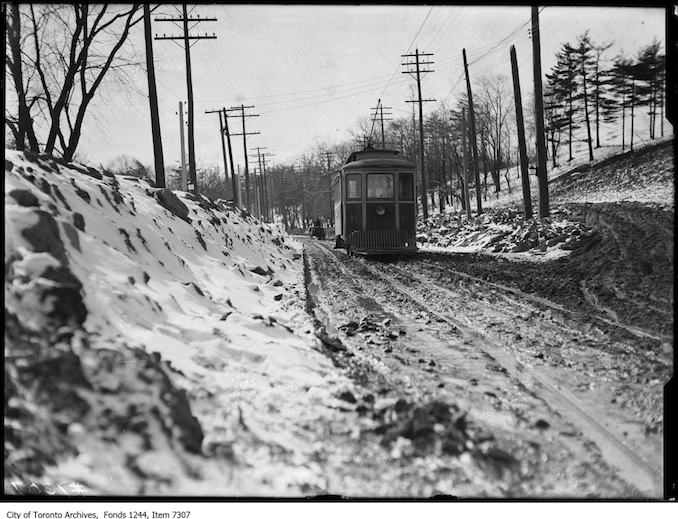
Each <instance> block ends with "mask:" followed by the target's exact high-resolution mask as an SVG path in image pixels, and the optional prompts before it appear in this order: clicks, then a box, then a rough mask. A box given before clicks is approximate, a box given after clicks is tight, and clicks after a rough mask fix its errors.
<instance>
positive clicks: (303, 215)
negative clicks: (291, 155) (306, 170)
mask: <svg viewBox="0 0 678 519" xmlns="http://www.w3.org/2000/svg"><path fill="white" fill-rule="evenodd" d="M292 173H293V174H294V180H295V182H296V183H297V187H300V188H301V226H302V227H303V226H304V223H305V219H306V201H305V198H304V177H303V175H302V172H301V171H300V169H299V168H298V167H297V166H293V168H292ZM296 173H298V174H299V176H298V177H297V175H296Z"/></svg>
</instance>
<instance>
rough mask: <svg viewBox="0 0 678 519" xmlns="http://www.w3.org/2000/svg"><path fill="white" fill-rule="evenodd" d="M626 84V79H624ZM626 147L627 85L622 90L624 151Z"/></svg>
mask: <svg viewBox="0 0 678 519" xmlns="http://www.w3.org/2000/svg"><path fill="white" fill-rule="evenodd" d="M624 82H626V78H624ZM625 147H626V85H624V88H623V89H622V151H624V148H625Z"/></svg>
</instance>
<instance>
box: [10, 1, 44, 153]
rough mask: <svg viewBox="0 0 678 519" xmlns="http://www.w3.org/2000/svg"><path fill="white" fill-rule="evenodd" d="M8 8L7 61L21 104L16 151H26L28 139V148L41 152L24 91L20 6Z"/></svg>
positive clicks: (15, 5)
mask: <svg viewBox="0 0 678 519" xmlns="http://www.w3.org/2000/svg"><path fill="white" fill-rule="evenodd" d="M7 8H8V9H9V11H10V15H9V23H8V24H7V41H8V43H9V47H10V50H11V53H12V59H11V62H10V60H9V57H8V59H7V61H8V64H9V68H10V71H11V74H12V79H13V80H14V87H15V89H16V94H17V100H18V104H19V122H18V126H17V131H16V134H15V140H16V149H17V150H20V151H23V150H24V149H26V137H28V146H29V148H30V149H32V150H33V151H39V145H38V140H37V138H36V136H35V130H34V129H33V120H32V119H31V114H30V111H29V109H28V105H27V103H26V92H25V91H24V81H23V67H22V63H21V18H20V14H19V6H18V4H16V3H8V4H7Z"/></svg>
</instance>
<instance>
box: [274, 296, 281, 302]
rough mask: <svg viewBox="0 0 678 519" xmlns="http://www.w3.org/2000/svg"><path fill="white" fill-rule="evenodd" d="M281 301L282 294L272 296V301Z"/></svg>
mask: <svg viewBox="0 0 678 519" xmlns="http://www.w3.org/2000/svg"><path fill="white" fill-rule="evenodd" d="M281 299H282V294H276V295H274V296H273V300H274V301H280V300H281Z"/></svg>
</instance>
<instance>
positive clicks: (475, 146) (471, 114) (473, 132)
mask: <svg viewBox="0 0 678 519" xmlns="http://www.w3.org/2000/svg"><path fill="white" fill-rule="evenodd" d="M462 54H463V56H464V72H465V74H466V92H467V94H468V111H469V119H470V120H471V151H472V153H473V173H474V178H475V181H476V205H477V207H478V216H480V215H481V214H482V212H483V204H482V202H481V200H480V172H479V171H478V143H477V140H476V116H475V112H474V111H473V93H472V92H471V80H470V79H469V77H468V63H466V49H462Z"/></svg>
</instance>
